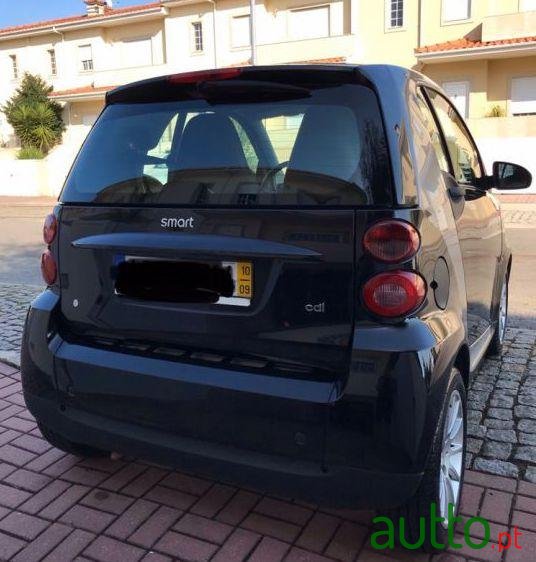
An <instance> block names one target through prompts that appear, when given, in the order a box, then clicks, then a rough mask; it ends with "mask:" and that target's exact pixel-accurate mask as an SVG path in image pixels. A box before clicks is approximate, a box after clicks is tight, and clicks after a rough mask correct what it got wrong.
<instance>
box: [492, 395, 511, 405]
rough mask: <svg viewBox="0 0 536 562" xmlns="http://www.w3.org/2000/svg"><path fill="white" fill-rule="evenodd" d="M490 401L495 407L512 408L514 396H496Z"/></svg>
mask: <svg viewBox="0 0 536 562" xmlns="http://www.w3.org/2000/svg"><path fill="white" fill-rule="evenodd" d="M489 403H490V406H492V407H493V408H512V407H513V406H514V398H513V397H512V396H495V397H494V398H492V399H491V400H490V402H489Z"/></svg>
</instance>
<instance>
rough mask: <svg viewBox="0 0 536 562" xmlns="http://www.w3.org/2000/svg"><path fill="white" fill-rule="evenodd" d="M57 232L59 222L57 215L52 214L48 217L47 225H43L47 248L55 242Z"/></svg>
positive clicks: (46, 219)
mask: <svg viewBox="0 0 536 562" xmlns="http://www.w3.org/2000/svg"><path fill="white" fill-rule="evenodd" d="M57 232H58V220H57V219H56V215H54V214H53V213H50V215H47V216H46V218H45V224H44V225H43V240H44V242H45V244H46V245H47V246H50V244H52V242H54V238H56V234H57Z"/></svg>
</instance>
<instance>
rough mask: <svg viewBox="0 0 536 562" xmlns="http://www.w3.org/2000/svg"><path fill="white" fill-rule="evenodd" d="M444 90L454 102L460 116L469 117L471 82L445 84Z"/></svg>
mask: <svg viewBox="0 0 536 562" xmlns="http://www.w3.org/2000/svg"><path fill="white" fill-rule="evenodd" d="M443 90H445V93H446V94H447V96H448V97H449V98H450V99H451V100H452V103H453V104H454V105H455V106H456V109H457V110H458V111H459V112H460V115H461V116H462V117H464V118H467V117H468V116H469V82H444V83H443Z"/></svg>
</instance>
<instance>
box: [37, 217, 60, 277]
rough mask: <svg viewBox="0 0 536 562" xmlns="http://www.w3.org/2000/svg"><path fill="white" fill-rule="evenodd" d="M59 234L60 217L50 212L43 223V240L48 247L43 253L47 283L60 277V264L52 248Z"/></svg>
mask: <svg viewBox="0 0 536 562" xmlns="http://www.w3.org/2000/svg"><path fill="white" fill-rule="evenodd" d="M57 234H58V219H57V218H56V215H54V214H53V213H50V214H49V215H47V216H46V218H45V223H44V225H43V242H44V243H45V244H46V245H47V249H46V250H45V251H44V252H43V253H42V254H41V275H42V276H43V280H44V281H45V283H46V284H47V285H53V284H54V283H55V282H56V279H57V277H58V265H57V263H56V258H55V257H54V254H53V253H52V252H51V250H50V245H51V244H52V243H53V242H54V240H55V239H56V236H57Z"/></svg>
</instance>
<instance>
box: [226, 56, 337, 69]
mask: <svg viewBox="0 0 536 562" xmlns="http://www.w3.org/2000/svg"><path fill="white" fill-rule="evenodd" d="M340 62H346V57H328V58H327V59H311V60H300V61H292V62H289V63H281V64H334V63H340ZM250 64H251V63H250V61H249V60H245V61H242V62H236V63H234V64H230V65H229V68H234V67H241V66H250Z"/></svg>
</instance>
